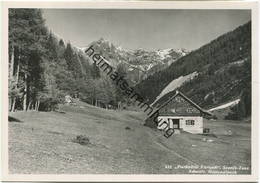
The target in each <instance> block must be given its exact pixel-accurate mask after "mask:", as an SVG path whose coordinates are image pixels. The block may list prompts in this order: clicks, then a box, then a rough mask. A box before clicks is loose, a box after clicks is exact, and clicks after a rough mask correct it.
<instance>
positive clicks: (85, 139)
mask: <svg viewBox="0 0 260 183" xmlns="http://www.w3.org/2000/svg"><path fill="white" fill-rule="evenodd" d="M73 142H75V143H78V144H80V145H90V144H91V143H90V140H89V138H88V137H87V136H85V135H77V137H76V139H73Z"/></svg>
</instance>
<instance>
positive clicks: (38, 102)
mask: <svg viewBox="0 0 260 183" xmlns="http://www.w3.org/2000/svg"><path fill="white" fill-rule="evenodd" d="M39 107H40V101H39V100H38V101H37V103H36V111H39Z"/></svg>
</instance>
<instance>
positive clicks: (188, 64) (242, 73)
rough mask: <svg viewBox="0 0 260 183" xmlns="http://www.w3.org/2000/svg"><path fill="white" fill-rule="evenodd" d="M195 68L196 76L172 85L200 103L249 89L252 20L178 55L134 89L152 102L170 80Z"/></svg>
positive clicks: (221, 100) (222, 100) (209, 103)
mask: <svg viewBox="0 0 260 183" xmlns="http://www.w3.org/2000/svg"><path fill="white" fill-rule="evenodd" d="M194 72H197V73H198V75H197V76H196V77H194V78H193V79H192V80H190V81H189V82H186V83H184V84H183V85H181V86H178V87H175V86H172V89H176V88H178V89H179V90H181V91H182V92H184V93H185V94H186V95H187V96H188V97H190V98H191V99H193V100H194V101H195V102H196V103H198V104H199V105H201V106H202V107H206V108H210V107H214V106H216V105H218V104H220V103H225V102H227V101H231V100H232V99H237V98H238V97H239V96H240V95H241V93H242V92H243V91H244V90H248V91H251V22H248V23H246V24H244V25H243V26H240V27H238V28H237V29H235V30H233V31H231V32H228V33H226V34H224V35H222V36H220V37H218V38H217V39H215V40H213V41H211V42H210V43H208V44H206V45H204V46H202V47H201V48H199V49H197V50H195V51H192V52H191V53H189V54H188V55H186V56H184V57H181V58H180V59H178V60H177V61H176V62H174V63H172V64H171V65H170V66H169V67H168V68H166V69H164V70H162V71H160V72H158V73H155V74H154V75H152V76H150V77H148V78H147V79H146V80H144V81H142V82H140V83H139V84H138V85H137V86H136V87H135V89H136V90H137V91H138V92H139V93H140V94H141V95H142V96H143V97H146V98H147V99H148V100H149V101H150V103H152V102H153V101H154V100H155V99H156V97H157V96H158V95H159V94H160V93H161V91H163V90H164V88H165V87H167V85H168V84H169V83H171V82H172V81H174V80H176V79H178V78H180V77H182V76H185V75H189V74H191V73H194ZM147 91H149V92H147ZM171 93H172V92H169V93H167V94H166V95H164V96H163V97H162V98H161V100H166V99H167V98H169V97H170V96H171Z"/></svg>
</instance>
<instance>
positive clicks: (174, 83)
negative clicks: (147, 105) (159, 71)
mask: <svg viewBox="0 0 260 183" xmlns="http://www.w3.org/2000/svg"><path fill="white" fill-rule="evenodd" d="M196 76H198V72H197V71H195V72H193V73H190V74H188V75H185V76H180V77H178V78H177V79H174V80H173V81H172V82H170V83H169V84H168V85H167V86H166V87H165V88H164V89H163V90H162V92H161V93H160V94H159V95H158V96H157V97H156V99H155V101H154V102H153V103H152V105H153V104H154V103H155V102H156V101H158V100H159V99H160V98H161V97H163V96H164V95H165V94H167V93H169V92H171V91H173V90H175V89H177V88H179V87H180V86H182V85H183V84H184V83H185V82H187V81H190V80H192V79H193V78H195V77H196Z"/></svg>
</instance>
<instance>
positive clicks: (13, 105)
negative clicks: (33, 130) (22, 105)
mask: <svg viewBox="0 0 260 183" xmlns="http://www.w3.org/2000/svg"><path fill="white" fill-rule="evenodd" d="M15 104H16V98H14V99H13V103H12V107H11V112H14V110H15Z"/></svg>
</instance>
